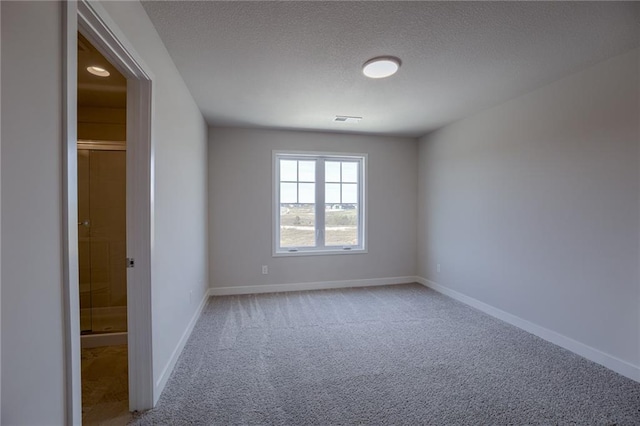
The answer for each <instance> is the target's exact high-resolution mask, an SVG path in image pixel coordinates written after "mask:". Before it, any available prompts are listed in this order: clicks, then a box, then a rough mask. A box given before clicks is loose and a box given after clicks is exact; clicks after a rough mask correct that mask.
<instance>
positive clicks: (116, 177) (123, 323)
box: [77, 33, 130, 424]
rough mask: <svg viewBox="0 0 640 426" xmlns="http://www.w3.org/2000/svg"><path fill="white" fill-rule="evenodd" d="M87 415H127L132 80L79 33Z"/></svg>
mask: <svg viewBox="0 0 640 426" xmlns="http://www.w3.org/2000/svg"><path fill="white" fill-rule="evenodd" d="M77 79H78V92H77V117H78V118H77V119H78V122H77V132H78V143H77V171H78V176H77V191H78V192H77V194H78V267H79V268H78V272H79V277H78V278H79V283H78V284H79V299H78V300H79V305H80V332H81V339H80V340H81V345H80V346H81V357H80V359H81V383H82V385H81V386H82V423H83V424H99V423H102V422H105V421H114V420H120V419H121V420H122V421H123V423H126V420H127V419H128V418H129V416H130V414H129V380H128V345H127V270H126V268H127V155H126V150H127V142H126V139H127V123H126V121H127V80H126V78H125V77H124V76H123V75H122V74H121V73H120V72H119V71H118V70H117V69H116V68H115V67H114V66H113V65H112V64H111V63H110V62H109V61H108V60H107V59H106V58H105V57H104V56H103V55H102V54H101V53H100V52H99V51H98V50H97V49H96V48H95V47H94V46H93V45H92V44H91V43H90V42H89V40H87V38H85V37H84V36H83V35H82V34H81V33H78V61H77Z"/></svg>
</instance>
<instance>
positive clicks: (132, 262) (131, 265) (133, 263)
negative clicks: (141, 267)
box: [127, 257, 135, 268]
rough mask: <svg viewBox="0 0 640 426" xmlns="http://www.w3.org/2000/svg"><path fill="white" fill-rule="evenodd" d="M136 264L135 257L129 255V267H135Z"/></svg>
mask: <svg viewBox="0 0 640 426" xmlns="http://www.w3.org/2000/svg"><path fill="white" fill-rule="evenodd" d="M134 266H135V260H134V259H133V257H127V268H133V267H134Z"/></svg>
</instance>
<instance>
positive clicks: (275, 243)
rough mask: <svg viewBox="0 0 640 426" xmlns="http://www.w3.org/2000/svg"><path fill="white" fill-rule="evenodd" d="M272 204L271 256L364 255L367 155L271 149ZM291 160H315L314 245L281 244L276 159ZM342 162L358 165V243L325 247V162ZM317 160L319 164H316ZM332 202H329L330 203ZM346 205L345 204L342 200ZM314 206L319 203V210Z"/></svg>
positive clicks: (278, 180)
mask: <svg viewBox="0 0 640 426" xmlns="http://www.w3.org/2000/svg"><path fill="white" fill-rule="evenodd" d="M271 157H272V161H271V183H272V186H271V203H272V206H273V207H272V219H271V221H272V225H271V226H272V232H271V235H272V242H271V255H272V257H285V256H315V255H327V254H332V255H336V254H337V255H341V254H347V253H352V254H364V253H368V239H367V236H368V233H367V230H368V221H367V215H368V210H369V209H368V199H369V197H368V193H367V188H368V186H367V184H366V180H367V170H366V169H367V167H368V162H369V155H368V154H361V153H351V152H324V151H288V150H273V151H272V152H271ZM284 157H286V158H287V159H291V160H299V161H304V160H310V159H311V160H313V161H315V162H316V176H315V183H316V201H315V205H316V214H315V225H314V227H315V229H316V246H314V247H291V248H282V247H280V213H281V212H280V208H281V207H280V202H279V201H280V169H279V167H278V160H279V159H284ZM331 160H335V161H345V162H347V161H348V162H357V163H358V165H359V167H358V182H357V184H358V203H357V204H358V241H359V244H358V245H353V246H342V247H340V246H326V245H325V240H324V238H325V234H324V232H325V225H324V222H325V208H324V206H325V205H326V204H327V203H326V202H325V183H326V179H325V175H324V173H325V171H324V162H325V161H331ZM318 163H320V164H319V165H318ZM329 204H331V203H329ZM345 204H348V203H345ZM317 206H321V207H322V208H321V209H318V208H317Z"/></svg>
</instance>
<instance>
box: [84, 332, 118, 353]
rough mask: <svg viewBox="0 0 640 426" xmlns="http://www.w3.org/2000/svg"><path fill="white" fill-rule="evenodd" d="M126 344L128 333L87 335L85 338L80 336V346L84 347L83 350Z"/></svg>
mask: <svg viewBox="0 0 640 426" xmlns="http://www.w3.org/2000/svg"><path fill="white" fill-rule="evenodd" d="M126 344H127V332H126V331H125V332H123V333H102V334H85V335H84V336H80V345H81V346H82V349H85V348H98V347H100V346H114V345H126Z"/></svg>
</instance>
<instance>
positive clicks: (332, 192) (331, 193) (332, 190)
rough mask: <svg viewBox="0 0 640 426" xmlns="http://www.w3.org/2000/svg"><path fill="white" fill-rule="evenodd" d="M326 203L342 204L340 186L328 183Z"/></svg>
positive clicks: (325, 195)
mask: <svg viewBox="0 0 640 426" xmlns="http://www.w3.org/2000/svg"><path fill="white" fill-rule="evenodd" d="M324 202H325V203H327V204H328V203H332V204H333V203H335V204H340V184H339V183H327V184H325V186H324Z"/></svg>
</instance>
